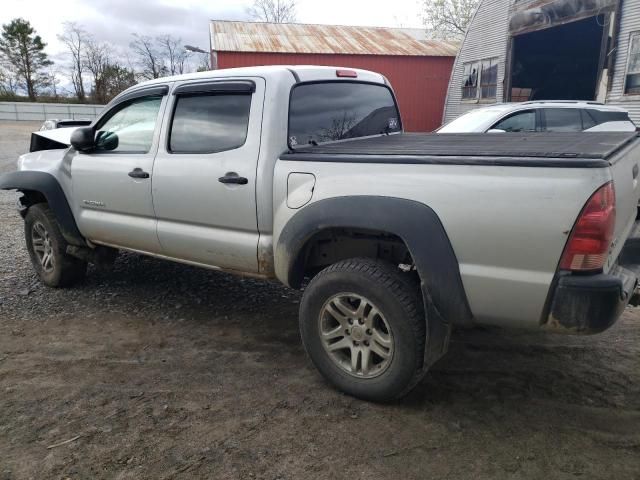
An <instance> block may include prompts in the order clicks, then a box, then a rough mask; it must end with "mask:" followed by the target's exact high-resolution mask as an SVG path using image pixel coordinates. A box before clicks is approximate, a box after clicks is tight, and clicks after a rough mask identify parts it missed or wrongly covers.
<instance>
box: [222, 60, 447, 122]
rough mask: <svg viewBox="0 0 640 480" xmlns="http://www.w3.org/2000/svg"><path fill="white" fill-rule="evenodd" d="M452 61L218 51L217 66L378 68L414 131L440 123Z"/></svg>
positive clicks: (403, 116) (375, 69)
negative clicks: (387, 81)
mask: <svg viewBox="0 0 640 480" xmlns="http://www.w3.org/2000/svg"><path fill="white" fill-rule="evenodd" d="M453 61H454V58H453V57H413V56H383V55H320V54H315V55H314V54H279V53H243V52H218V68H235V67H248V66H257V65H326V66H344V67H352V68H361V69H365V70H373V71H375V72H379V73H381V74H383V75H384V76H386V77H387V78H388V79H389V81H390V82H391V84H392V85H393V88H394V90H395V92H396V96H397V98H398V104H399V106H400V112H401V115H402V118H403V121H404V127H405V129H406V130H407V131H411V132H428V131H432V130H435V129H436V128H438V127H439V126H440V123H441V121H442V112H443V108H444V99H445V95H446V91H447V85H448V82H449V77H450V75H451V67H452V64H453Z"/></svg>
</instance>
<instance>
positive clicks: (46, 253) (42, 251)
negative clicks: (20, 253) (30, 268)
mask: <svg viewBox="0 0 640 480" xmlns="http://www.w3.org/2000/svg"><path fill="white" fill-rule="evenodd" d="M31 243H32V245H33V251H34V252H35V254H36V257H38V261H39V262H40V266H41V267H42V270H44V271H45V272H46V273H51V272H52V271H53V270H54V269H55V259H54V255H53V245H52V243H51V237H50V236H49V232H48V231H47V229H46V227H45V226H44V225H43V224H42V223H41V222H36V223H34V224H33V227H32V228H31Z"/></svg>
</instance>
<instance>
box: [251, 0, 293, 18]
mask: <svg viewBox="0 0 640 480" xmlns="http://www.w3.org/2000/svg"><path fill="white" fill-rule="evenodd" d="M247 14H248V15H249V17H251V19H252V20H257V21H260V22H271V23H291V22H295V21H296V2H295V0H254V2H253V5H252V6H251V7H249V8H247Z"/></svg>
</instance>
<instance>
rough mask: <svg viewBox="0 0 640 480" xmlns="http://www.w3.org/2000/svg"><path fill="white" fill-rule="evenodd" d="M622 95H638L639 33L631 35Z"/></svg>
mask: <svg viewBox="0 0 640 480" xmlns="http://www.w3.org/2000/svg"><path fill="white" fill-rule="evenodd" d="M624 93H625V94H626V95H640V32H634V33H632V34H631V38H630V41H629V63H628V65H627V76H626V78H625V84H624Z"/></svg>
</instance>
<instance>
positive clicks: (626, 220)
mask: <svg viewBox="0 0 640 480" xmlns="http://www.w3.org/2000/svg"><path fill="white" fill-rule="evenodd" d="M610 163H611V175H612V177H613V184H614V187H615V192H616V226H615V233H614V240H613V244H612V247H611V251H610V253H609V261H608V267H609V268H611V267H612V266H613V264H614V263H615V260H616V259H617V258H618V255H619V254H620V251H621V250H622V247H623V246H624V243H625V241H626V240H627V238H628V237H629V236H630V235H631V232H632V229H633V227H634V223H635V220H636V217H637V216H638V203H639V201H640V185H639V183H640V139H637V140H635V141H634V142H632V143H631V144H630V145H628V146H627V147H625V148H624V149H622V150H621V151H619V152H618V153H617V154H616V155H615V156H614V157H612V159H611V160H610Z"/></svg>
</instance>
